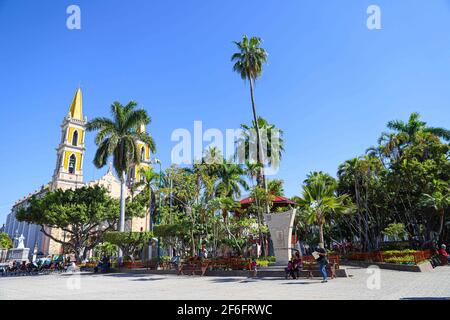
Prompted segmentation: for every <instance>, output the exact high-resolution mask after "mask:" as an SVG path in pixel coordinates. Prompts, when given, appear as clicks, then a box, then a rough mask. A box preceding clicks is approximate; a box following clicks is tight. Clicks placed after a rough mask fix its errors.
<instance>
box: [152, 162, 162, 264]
mask: <svg viewBox="0 0 450 320" xmlns="http://www.w3.org/2000/svg"><path fill="white" fill-rule="evenodd" d="M151 163H154V164H155V163H157V164H159V201H158V220H157V224H158V225H159V224H160V223H161V187H162V165H161V160H159V159H156V158H155V159H153V160H152V161H151ZM150 219H151V217H150ZM160 251H161V239H160V237H158V255H157V257H158V265H159V262H160V255H161V254H160Z"/></svg>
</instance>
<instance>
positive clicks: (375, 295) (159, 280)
mask: <svg viewBox="0 0 450 320" xmlns="http://www.w3.org/2000/svg"><path fill="white" fill-rule="evenodd" d="M346 268H347V270H348V273H349V275H350V276H349V277H348V278H336V279H333V280H330V281H329V282H328V283H321V282H320V279H318V278H315V279H305V278H300V279H298V280H285V279H283V278H257V279H252V278H246V277H199V276H194V277H192V276H176V275H155V274H153V275H152V274H136V273H111V274H92V273H85V272H84V273H81V274H75V275H71V274H68V273H65V274H51V275H38V276H31V277H30V276H18V277H2V278H0V299H2V300H15V299H40V300H53V299H62V300H66V299H69V300H103V299H105V300H108V299H124V300H141V299H149V300H155V299H169V300H178V299H184V300H210V299H213V300H214V299H220V300H240V299H246V300H249V299H251V300H253V299H256V300H272V299H273V300H285V299H292V300H319V299H333V300H348V299H351V300H355V299H356V300H359V299H363V300H379V299H382V300H398V299H414V300H415V299H419V300H420V299H427V300H429V299H438V300H441V299H445V300H450V281H448V279H449V278H450V267H438V268H436V269H434V270H432V271H430V272H425V273H416V272H402V271H393V270H384V269H381V270H380V272H381V273H380V280H381V281H380V289H376V288H374V289H369V288H368V286H367V279H368V278H369V277H370V276H371V275H370V274H368V273H366V270H367V269H365V268H357V267H346Z"/></svg>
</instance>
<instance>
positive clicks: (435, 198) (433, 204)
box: [420, 190, 450, 236]
mask: <svg viewBox="0 0 450 320" xmlns="http://www.w3.org/2000/svg"><path fill="white" fill-rule="evenodd" d="M420 205H421V206H422V207H425V208H432V209H434V210H435V211H436V212H437V213H438V214H439V217H440V223H439V231H438V235H439V236H440V235H441V234H442V230H443V228H444V221H445V210H446V209H447V208H448V207H449V206H450V194H449V193H448V190H444V191H443V192H441V191H435V192H433V193H432V194H431V195H430V194H426V193H424V194H422V197H421V198H420Z"/></svg>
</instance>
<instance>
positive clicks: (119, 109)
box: [87, 101, 156, 263]
mask: <svg viewBox="0 0 450 320" xmlns="http://www.w3.org/2000/svg"><path fill="white" fill-rule="evenodd" d="M136 106H137V103H136V102H134V101H130V102H129V103H128V104H127V105H125V106H122V105H121V104H120V103H119V102H114V103H113V104H112V105H111V114H112V119H108V118H95V119H93V120H91V121H90V122H89V123H88V124H87V129H88V130H89V131H93V130H97V131H98V133H97V136H96V137H95V143H96V144H97V146H98V148H97V152H96V154H95V158H94V165H95V166H96V167H97V168H101V167H103V166H105V165H106V163H107V160H108V157H110V156H112V157H113V165H114V169H115V170H116V172H117V174H118V176H119V179H120V183H121V190H120V223H119V231H124V230H125V194H126V175H127V172H128V169H129V168H130V167H131V165H133V164H139V163H140V161H141V157H140V150H139V148H138V145H137V143H138V141H142V142H144V143H146V144H147V145H148V146H149V148H150V150H151V151H152V152H155V151H156V145H155V142H154V140H153V138H152V137H150V136H149V135H148V134H147V133H145V130H141V128H142V127H143V126H146V125H148V124H149V123H150V121H151V119H150V117H149V116H148V114H147V112H146V111H145V110H144V109H138V110H136V109H135V108H136ZM120 261H121V254H120V253H119V263H120Z"/></svg>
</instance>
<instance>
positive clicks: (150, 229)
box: [148, 183, 153, 262]
mask: <svg viewBox="0 0 450 320" xmlns="http://www.w3.org/2000/svg"><path fill="white" fill-rule="evenodd" d="M148 197H149V200H148V219H149V220H150V221H149V226H148V230H149V231H150V232H153V219H152V187H151V186H150V183H149V185H148ZM152 238H153V235H152V237H151V239H150V241H149V244H148V261H149V262H151V260H152V253H153V246H152V243H153V239H152Z"/></svg>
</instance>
